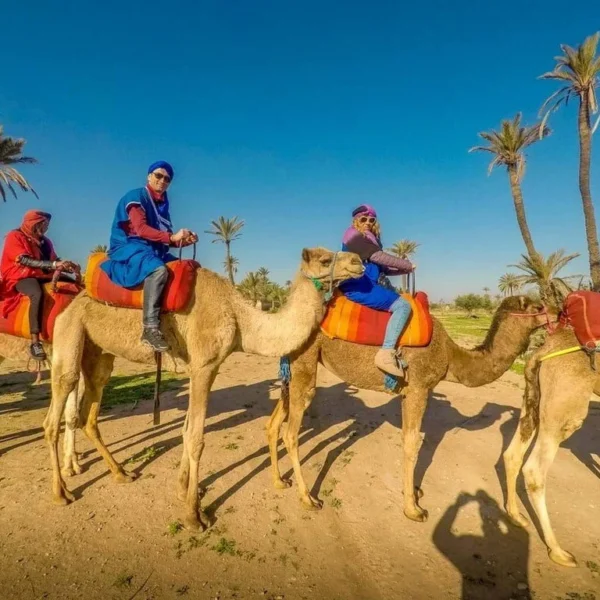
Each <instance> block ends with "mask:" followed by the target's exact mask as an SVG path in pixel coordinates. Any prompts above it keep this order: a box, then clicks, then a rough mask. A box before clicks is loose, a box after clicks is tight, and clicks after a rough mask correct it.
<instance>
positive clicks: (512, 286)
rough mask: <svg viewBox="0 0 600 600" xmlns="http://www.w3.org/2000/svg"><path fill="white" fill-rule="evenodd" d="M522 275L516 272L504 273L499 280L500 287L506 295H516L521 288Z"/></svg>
mask: <svg viewBox="0 0 600 600" xmlns="http://www.w3.org/2000/svg"><path fill="white" fill-rule="evenodd" d="M520 278H521V276H520V275H517V274H515V273H504V275H502V276H501V277H500V279H499V280H498V289H499V290H500V291H501V292H502V293H503V294H504V295H505V296H514V295H515V294H516V293H517V292H518V291H519V290H520V289H521V279H520Z"/></svg>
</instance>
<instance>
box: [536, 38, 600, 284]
mask: <svg viewBox="0 0 600 600" xmlns="http://www.w3.org/2000/svg"><path fill="white" fill-rule="evenodd" d="M599 39H600V32H597V33H595V34H594V35H590V36H589V37H587V38H586V39H585V40H584V42H583V44H581V46H579V47H578V48H577V49H574V48H571V47H570V46H567V45H565V44H563V45H561V50H562V51H563V55H562V56H557V57H556V59H555V60H556V65H555V67H554V70H553V71H550V72H549V73H544V74H543V75H541V76H540V79H553V80H557V81H560V82H561V83H562V84H563V86H562V87H561V88H560V89H559V90H558V91H556V92H554V94H552V95H551V96H550V97H549V98H548V99H547V100H546V102H544V104H543V105H542V108H541V109H540V114H542V113H543V112H544V110H546V109H547V110H546V114H545V116H544V120H543V121H542V123H544V122H545V121H546V119H547V118H548V116H549V114H550V113H551V112H554V111H555V110H557V109H558V108H559V107H560V105H561V104H563V103H564V104H568V102H569V99H570V98H571V97H572V96H578V97H579V118H578V128H579V192H580V193H581V201H582V203H583V214H584V217H585V234H586V237H587V244H588V253H589V259H590V275H591V276H592V285H593V287H594V290H596V291H600V246H599V245H598V232H597V229H596V217H595V214H594V204H593V202H592V194H591V192H590V159H591V154H592V134H593V133H594V130H595V129H596V127H597V126H598V121H600V118H599V119H598V120H597V121H596V123H595V125H594V127H592V123H591V118H590V115H591V114H593V113H596V112H598V100H597V98H596V86H597V85H598V75H599V74H600V57H597V56H596V49H597V47H598V40H599Z"/></svg>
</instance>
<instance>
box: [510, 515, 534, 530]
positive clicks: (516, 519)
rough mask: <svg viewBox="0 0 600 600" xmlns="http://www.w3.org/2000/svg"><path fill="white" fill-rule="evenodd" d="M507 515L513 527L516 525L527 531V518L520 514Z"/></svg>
mask: <svg viewBox="0 0 600 600" xmlns="http://www.w3.org/2000/svg"><path fill="white" fill-rule="evenodd" d="M506 514H507V515H508V518H509V519H510V522H511V523H512V524H513V525H516V526H517V527H522V528H523V529H527V527H528V526H529V521H528V520H527V517H525V516H523V515H522V514H521V513H520V512H516V513H509V512H508V511H507V513H506Z"/></svg>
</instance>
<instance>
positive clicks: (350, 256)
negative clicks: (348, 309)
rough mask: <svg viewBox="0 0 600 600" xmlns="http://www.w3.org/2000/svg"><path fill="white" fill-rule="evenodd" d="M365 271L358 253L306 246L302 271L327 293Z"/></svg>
mask: <svg viewBox="0 0 600 600" xmlns="http://www.w3.org/2000/svg"><path fill="white" fill-rule="evenodd" d="M364 271H365V268H364V266H363V264H362V261H361V260H360V258H359V256H358V254H354V252H332V251H331V250H327V249H326V248H304V250H302V263H301V264H300V272H301V273H302V275H304V277H306V278H307V279H310V280H311V281H313V282H314V283H315V285H316V286H317V288H318V289H319V290H321V291H323V292H325V293H329V292H332V291H333V289H334V288H335V287H337V286H338V285H339V284H340V283H342V282H343V281H346V279H356V278H357V277H360V276H361V275H362V274H363V273H364Z"/></svg>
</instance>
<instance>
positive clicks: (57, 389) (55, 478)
mask: <svg viewBox="0 0 600 600" xmlns="http://www.w3.org/2000/svg"><path fill="white" fill-rule="evenodd" d="M82 348H83V332H81V335H80V336H77V332H75V335H73V337H72V338H71V340H70V343H69V344H66V345H65V346H64V348H62V347H61V348H55V349H54V355H53V362H52V378H51V385H52V399H51V401H50V408H49V409H48V413H47V414H46V418H45V419H44V437H45V438H46V442H47V444H48V447H49V449H50V462H51V465H52V498H53V501H54V502H55V503H56V504H59V505H63V506H64V505H66V504H69V502H72V501H73V500H74V499H75V498H74V496H73V494H71V493H70V492H69V491H68V489H67V486H66V484H65V482H64V480H63V478H62V475H61V471H60V462H59V458H58V437H59V434H60V422H61V418H62V415H63V412H64V409H65V404H66V402H67V397H68V396H69V395H70V394H71V393H72V392H74V391H75V389H76V386H77V382H78V381H79V377H80V372H79V364H80V361H81V351H82Z"/></svg>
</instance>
